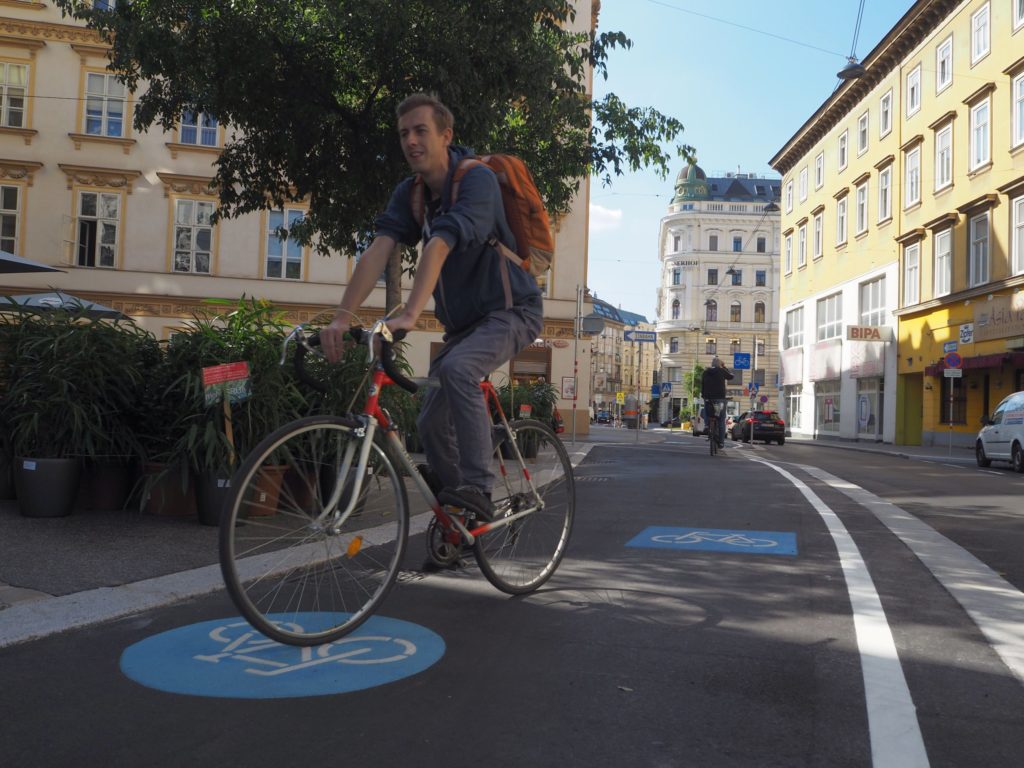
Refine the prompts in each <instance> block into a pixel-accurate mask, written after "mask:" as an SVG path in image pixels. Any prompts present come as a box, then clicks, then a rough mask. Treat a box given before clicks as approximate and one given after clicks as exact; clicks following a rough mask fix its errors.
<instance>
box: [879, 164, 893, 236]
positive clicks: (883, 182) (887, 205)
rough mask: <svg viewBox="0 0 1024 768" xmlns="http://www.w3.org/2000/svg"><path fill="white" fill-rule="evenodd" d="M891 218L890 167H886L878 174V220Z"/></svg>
mask: <svg viewBox="0 0 1024 768" xmlns="http://www.w3.org/2000/svg"><path fill="white" fill-rule="evenodd" d="M891 218H892V166H891V165H888V166H886V167H885V168H883V169H882V170H881V171H880V172H879V174H878V220H879V221H880V222H881V221H888V220H889V219H891Z"/></svg>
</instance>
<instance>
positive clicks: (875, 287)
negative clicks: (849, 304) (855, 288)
mask: <svg viewBox="0 0 1024 768" xmlns="http://www.w3.org/2000/svg"><path fill="white" fill-rule="evenodd" d="M860 324H861V325H885V275H882V276H881V277H879V278H878V279H877V280H871V281H870V282H867V283H861V285H860Z"/></svg>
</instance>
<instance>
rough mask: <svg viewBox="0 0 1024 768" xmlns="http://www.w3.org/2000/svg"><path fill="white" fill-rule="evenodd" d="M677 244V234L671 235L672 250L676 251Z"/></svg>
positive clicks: (678, 241) (678, 240) (678, 242)
mask: <svg viewBox="0 0 1024 768" xmlns="http://www.w3.org/2000/svg"><path fill="white" fill-rule="evenodd" d="M679 245H680V238H679V235H672V250H673V251H678V250H679Z"/></svg>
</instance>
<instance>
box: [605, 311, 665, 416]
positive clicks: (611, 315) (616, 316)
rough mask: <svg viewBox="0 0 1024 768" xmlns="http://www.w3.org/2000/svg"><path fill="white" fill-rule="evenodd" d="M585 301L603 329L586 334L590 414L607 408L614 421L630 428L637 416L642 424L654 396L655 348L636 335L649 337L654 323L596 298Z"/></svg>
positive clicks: (652, 343) (653, 344)
mask: <svg viewBox="0 0 1024 768" xmlns="http://www.w3.org/2000/svg"><path fill="white" fill-rule="evenodd" d="M588 301H589V302H590V306H589V307H588V308H589V309H591V310H592V316H594V317H599V318H601V319H602V320H603V321H604V329H603V330H602V331H601V332H600V333H599V334H595V335H593V336H591V337H590V391H591V392H592V400H591V401H590V405H591V408H592V410H593V412H594V413H593V415H594V416H595V417H596V414H597V412H598V411H607V412H608V413H610V414H611V415H612V417H613V418H614V419H615V420H616V421H617V423H620V424H625V425H628V426H630V427H635V426H636V424H637V421H636V419H637V417H639V418H640V422H641V425H642V423H643V415H644V414H645V413H647V411H648V403H649V402H650V400H651V398H652V397H654V396H655V395H654V390H653V386H654V382H655V375H656V372H657V369H658V350H657V345H656V344H655V343H654V342H653V341H640V340H636V337H639V338H643V339H650V338H652V337H653V336H654V328H655V326H654V324H653V323H651V322H649V321H648V320H647V318H646V317H644V316H643V315H638V314H636V313H635V312H627V311H626V310H624V309H619V308H617V307H614V306H612V305H611V304H609V303H608V302H607V301H604V300H602V299H599V298H597V297H588ZM635 332H639V334H636V333H635ZM630 336H633V337H634V339H632V340H631V339H630V338H628V337H630Z"/></svg>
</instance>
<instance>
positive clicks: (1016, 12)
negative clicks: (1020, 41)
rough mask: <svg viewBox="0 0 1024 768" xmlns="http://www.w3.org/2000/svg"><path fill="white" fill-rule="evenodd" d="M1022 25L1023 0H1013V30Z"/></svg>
mask: <svg viewBox="0 0 1024 768" xmlns="http://www.w3.org/2000/svg"><path fill="white" fill-rule="evenodd" d="M1021 27H1024V0H1013V31H1014V32H1016V31H1017V30H1018V29H1020V28H1021Z"/></svg>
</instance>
